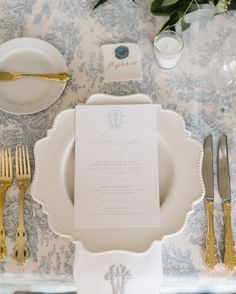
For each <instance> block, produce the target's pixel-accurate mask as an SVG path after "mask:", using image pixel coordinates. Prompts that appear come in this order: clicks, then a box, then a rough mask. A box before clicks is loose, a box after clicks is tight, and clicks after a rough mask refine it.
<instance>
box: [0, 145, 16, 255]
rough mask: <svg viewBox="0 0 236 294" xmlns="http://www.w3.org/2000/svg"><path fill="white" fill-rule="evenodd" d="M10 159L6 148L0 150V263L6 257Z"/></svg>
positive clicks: (11, 177) (9, 153)
mask: <svg viewBox="0 0 236 294" xmlns="http://www.w3.org/2000/svg"><path fill="white" fill-rule="evenodd" d="M12 179H13V176H12V158H11V151H10V149H7V148H2V149H1V150H0V261H2V260H3V259H4V258H5V257H6V255H7V248H6V233H5V229H4V220H3V217H4V201H5V195H6V192H7V190H8V189H9V187H10V186H11V184H12Z"/></svg>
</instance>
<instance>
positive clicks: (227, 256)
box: [218, 135, 236, 272]
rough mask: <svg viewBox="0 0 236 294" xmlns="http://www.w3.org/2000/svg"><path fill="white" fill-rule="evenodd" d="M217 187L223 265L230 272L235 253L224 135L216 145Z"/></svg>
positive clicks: (233, 266)
mask: <svg viewBox="0 0 236 294" xmlns="http://www.w3.org/2000/svg"><path fill="white" fill-rule="evenodd" d="M218 189H219V193H220V196H221V198H222V200H223V211H224V224H225V240H224V241H225V250H224V266H225V268H226V269H227V270H228V271H230V272H232V271H233V270H234V269H235V267H236V254H235V249H234V238H233V232H232V223H231V187H230V173H229V161H228V147H227V136H226V135H223V136H221V137H220V140H219V145H218Z"/></svg>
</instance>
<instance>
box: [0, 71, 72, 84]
mask: <svg viewBox="0 0 236 294" xmlns="http://www.w3.org/2000/svg"><path fill="white" fill-rule="evenodd" d="M24 77H31V78H40V79H45V80H49V81H55V82H59V83H65V82H67V81H68V80H69V79H70V75H69V74H68V73H67V72H61V73H56V74H54V73H46V74H31V73H23V74H22V73H15V72H0V81H15V80H17V79H20V78H24Z"/></svg>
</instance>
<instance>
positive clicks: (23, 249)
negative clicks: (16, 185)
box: [13, 189, 30, 265]
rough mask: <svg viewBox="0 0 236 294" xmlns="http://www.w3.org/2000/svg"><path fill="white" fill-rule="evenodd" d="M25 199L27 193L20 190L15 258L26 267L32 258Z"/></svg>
mask: <svg viewBox="0 0 236 294" xmlns="http://www.w3.org/2000/svg"><path fill="white" fill-rule="evenodd" d="M24 197H25V191H24V190H23V189H20V207H19V224H18V229H17V233H16V245H15V247H14V252H13V258H14V259H15V260H16V261H17V264H18V265H24V264H25V263H26V261H27V260H28V259H29V256H30V252H29V248H28V246H27V233H26V230H25V225H24Z"/></svg>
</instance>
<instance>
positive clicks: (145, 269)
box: [73, 241, 162, 294]
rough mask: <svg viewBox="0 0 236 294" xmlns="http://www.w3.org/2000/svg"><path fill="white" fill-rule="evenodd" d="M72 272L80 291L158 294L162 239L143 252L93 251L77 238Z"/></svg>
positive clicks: (80, 292)
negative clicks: (88, 249) (87, 248)
mask: <svg viewBox="0 0 236 294" xmlns="http://www.w3.org/2000/svg"><path fill="white" fill-rule="evenodd" d="M73 275H74V280H75V284H76V289H77V294H91V293H96V294H144V293H145V294H158V293H159V290H160V285H161V281H162V261H161V242H160V241H155V242H153V244H152V246H151V247H150V248H149V249H148V250H147V251H145V252H143V253H134V252H129V251H119V250H115V251H105V252H99V253H91V252H88V251H87V250H86V249H85V248H84V247H83V245H82V244H81V243H79V242H78V243H76V248H75V259H74V269H73Z"/></svg>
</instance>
